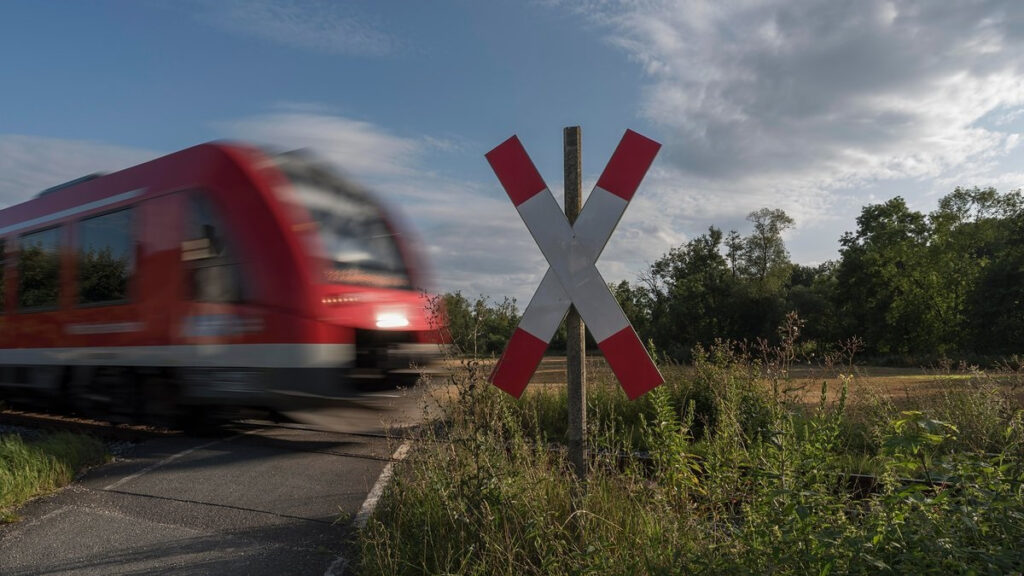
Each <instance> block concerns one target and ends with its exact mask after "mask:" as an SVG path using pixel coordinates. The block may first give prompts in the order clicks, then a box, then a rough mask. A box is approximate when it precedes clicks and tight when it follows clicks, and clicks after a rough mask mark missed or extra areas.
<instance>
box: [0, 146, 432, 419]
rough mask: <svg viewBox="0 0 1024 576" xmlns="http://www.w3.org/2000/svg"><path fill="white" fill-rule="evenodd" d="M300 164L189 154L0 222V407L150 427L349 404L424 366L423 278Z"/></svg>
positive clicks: (0, 215) (377, 229)
mask: <svg viewBox="0 0 1024 576" xmlns="http://www.w3.org/2000/svg"><path fill="white" fill-rule="evenodd" d="M407 238H408V236H407V235H406V234H405V233H404V231H403V230H402V229H401V228H400V227H399V226H398V224H397V222H396V221H395V220H394V219H393V218H392V217H390V216H389V215H388V214H387V213H386V211H385V210H384V209H383V207H382V206H381V204H379V203H378V202H377V201H376V200H375V199H374V198H373V197H372V196H371V195H370V194H368V193H367V192H366V191H364V190H363V189H361V188H359V187H358V186H355V185H353V184H352V183H350V182H348V181H346V180H345V179H343V178H341V177H339V176H338V175H336V174H333V173H332V172H331V171H330V170H329V169H327V168H326V167H325V166H324V165H322V164H319V163H317V162H316V161H314V160H313V159H312V158H310V157H309V156H308V155H306V154H303V153H287V154H281V155H271V154H268V153H265V152H263V151H261V150H258V149H255V148H250V147H247V146H242V145H233V144H224V143H211V144H202V145H199V146H195V147H193V148H189V149H186V150H182V151H180V152H176V153H174V154H170V155H168V156H164V157H162V158H158V159H156V160H153V161H150V162H147V163H145V164H141V165H139V166H135V167H132V168H128V169H126V170H122V171H120V172H116V173H112V174H107V175H91V176H86V177H84V178H79V179H77V180H73V181H71V182H68V183H66V184H62V185H60V186H56V187H54V188H50V189H48V190H45V191H43V192H42V193H40V194H39V195H38V196H36V197H35V198H33V199H31V200H29V201H27V202H24V203H22V204H18V205H16V206H12V207H9V208H6V209H4V210H0V258H2V261H0V400H3V399H4V398H5V397H6V398H7V399H8V400H12V399H14V400H17V399H21V398H26V397H35V398H39V397H42V398H45V399H48V400H47V401H49V402H56V403H60V404H62V405H64V406H66V407H70V408H72V409H74V410H76V411H79V412H85V413H105V414H121V415H123V414H129V415H134V416H140V415H141V416H143V417H149V416H156V417H162V416H167V415H169V414H175V413H176V414H181V413H183V412H184V413H191V414H195V413H202V412H203V411H204V409H206V408H209V407H226V406H229V407H260V408H269V409H272V410H289V409H297V408H302V407H307V406H315V405H318V404H320V403H321V402H323V401H325V400H331V399H339V398H342V399H348V400H351V401H353V402H356V403H358V402H359V401H360V400H361V399H367V398H372V397H373V394H374V392H375V391H379V390H386V389H388V388H390V387H393V386H395V385H396V384H410V383H412V382H414V381H415V378H416V374H417V370H416V368H415V366H417V365H419V366H423V365H427V364H429V363H430V362H431V361H432V360H434V359H436V357H437V356H438V355H439V350H440V347H439V332H438V326H437V322H436V318H435V316H434V315H432V312H431V311H430V309H429V306H428V298H427V297H426V296H425V294H424V293H423V292H421V289H422V284H423V280H424V279H423V273H424V272H423V267H422V265H421V260H420V258H418V257H417V255H416V254H415V250H414V246H413V245H412V243H411V242H410V241H409V240H408V239H407Z"/></svg>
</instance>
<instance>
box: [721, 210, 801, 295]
mask: <svg viewBox="0 0 1024 576" xmlns="http://www.w3.org/2000/svg"><path fill="white" fill-rule="evenodd" d="M747 220H748V221H750V222H752V223H753V224H754V230H753V232H751V234H750V236H747V237H746V238H744V239H743V242H742V249H741V251H740V254H739V256H740V268H741V270H742V271H743V273H744V275H745V276H746V277H748V278H750V279H751V280H753V281H754V287H755V289H756V290H758V291H760V292H761V293H763V294H769V293H776V292H779V291H780V290H781V289H782V287H783V285H784V284H785V283H786V282H787V281H788V280H789V273H790V271H791V266H790V262H789V252H788V251H787V250H786V243H785V242H784V241H783V240H782V234H783V232H785V231H786V230H788V229H790V228H792V227H793V225H794V224H795V222H794V221H793V219H792V218H790V217H789V216H788V215H787V214H786V213H785V212H784V211H782V210H780V209H778V208H775V209H772V208H761V209H760V210H756V211H754V212H751V213H750V214H749V215H747ZM730 240H731V241H734V237H733V236H731V235H730ZM730 248H731V246H730Z"/></svg>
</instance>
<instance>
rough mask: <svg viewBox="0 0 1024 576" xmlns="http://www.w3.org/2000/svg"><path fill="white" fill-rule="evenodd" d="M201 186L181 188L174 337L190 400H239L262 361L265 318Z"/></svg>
mask: <svg viewBox="0 0 1024 576" xmlns="http://www.w3.org/2000/svg"><path fill="white" fill-rule="evenodd" d="M214 200H215V199H214V198H212V197H211V195H210V194H209V193H207V192H205V191H203V190H195V191H190V192H188V193H186V194H184V197H183V203H184V215H183V216H184V218H183V221H182V224H183V230H182V242H181V264H182V270H183V277H184V287H183V294H184V302H183V306H184V314H183V315H182V316H181V324H180V327H179V340H180V342H181V343H182V344H183V348H184V349H186V350H188V351H189V355H188V364H190V366H189V368H188V369H187V370H186V381H187V382H188V383H189V390H188V392H187V396H189V397H190V398H191V399H192V400H200V401H201V400H203V399H204V398H205V399H208V400H209V401H211V402H213V401H221V400H225V401H231V402H233V403H242V404H244V403H245V402H246V400H247V398H246V396H247V395H250V396H251V395H252V393H253V392H254V391H253V390H252V389H251V388H252V386H253V383H254V382H257V381H258V380H259V378H258V375H257V374H256V372H257V371H258V370H259V369H260V367H261V366H262V365H263V364H265V361H266V358H265V353H266V350H265V347H261V346H258V345H257V344H259V343H261V342H262V340H263V334H264V332H265V329H264V328H265V326H264V324H265V319H264V318H263V314H262V310H261V308H260V307H259V306H258V305H257V303H256V289H257V286H256V285H255V284H254V282H253V280H252V278H251V276H250V275H249V274H248V273H247V268H248V266H247V265H246V263H245V260H244V258H243V254H242V252H241V246H240V245H239V242H238V241H237V236H236V235H235V234H233V233H232V228H231V226H229V221H228V219H227V214H226V211H225V210H223V209H222V208H221V206H219V205H218V204H217V203H216V202H215V201H214Z"/></svg>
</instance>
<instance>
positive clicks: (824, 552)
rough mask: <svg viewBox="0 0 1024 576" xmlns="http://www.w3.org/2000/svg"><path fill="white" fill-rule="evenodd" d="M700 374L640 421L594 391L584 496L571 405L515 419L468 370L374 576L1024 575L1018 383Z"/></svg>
mask: <svg viewBox="0 0 1024 576" xmlns="http://www.w3.org/2000/svg"><path fill="white" fill-rule="evenodd" d="M695 356H696V358H697V360H696V362H695V364H694V366H692V367H676V366H670V365H666V366H664V367H663V373H664V374H665V376H666V384H665V385H663V386H662V387H661V388H659V389H658V390H656V391H654V392H652V393H649V394H647V395H646V396H644V397H643V398H642V399H640V400H638V401H636V402H629V401H627V400H626V398H625V395H624V394H623V393H622V392H621V390H619V388H618V385H617V384H616V383H615V382H614V381H613V380H612V379H611V378H610V377H609V376H610V375H609V374H607V373H605V372H604V371H602V370H601V369H600V367H595V369H593V370H591V371H590V372H589V374H590V377H589V382H590V384H589V388H588V410H589V414H588V430H587V437H588V443H589V446H590V447H591V455H590V460H589V471H588V478H589V479H588V482H587V483H586V484H585V485H580V484H578V483H577V482H576V480H575V477H574V475H573V474H572V473H571V472H570V470H569V467H568V464H567V461H566V457H565V452H564V440H565V424H564V420H565V393H564V390H562V389H561V388H560V387H557V386H543V385H542V386H538V387H536V389H532V388H531V391H530V393H528V394H526V395H524V397H523V399H521V400H515V399H512V398H510V397H508V396H506V395H504V394H502V393H501V392H499V391H497V390H496V389H494V388H493V387H492V386H490V385H489V384H487V382H486V375H487V371H488V367H487V366H485V365H482V364H480V363H476V362H469V363H467V364H466V365H465V368H464V369H463V370H461V371H457V372H456V373H455V375H454V376H453V377H452V381H451V382H449V383H448V387H447V388H446V390H450V391H452V392H453V394H452V397H451V400H450V403H449V405H448V406H447V416H446V417H445V418H443V419H440V420H437V421H435V422H433V423H432V425H431V426H427V427H425V428H424V429H423V431H422V437H421V438H420V440H421V442H419V444H418V445H417V448H416V449H415V450H414V451H412V452H411V453H410V456H409V457H408V458H407V459H406V460H405V461H403V462H402V463H400V464H398V465H396V469H395V476H394V479H393V483H392V484H391V485H390V487H389V489H388V490H387V492H386V493H385V495H384V498H383V499H382V501H381V504H380V506H379V507H378V509H377V512H376V513H375V515H374V517H373V518H372V519H371V520H370V522H369V523H368V524H367V526H366V528H365V529H364V530H363V531H362V532H361V533H360V535H359V546H360V548H361V564H360V566H359V567H358V569H359V572H360V573H362V574H367V575H369V574H509V575H513V574H514V575H516V576H521V575H528V574H679V573H690V572H694V573H704V574H751V573H755V574H764V573H771V574H809V573H813V574H830V573H832V574H877V573H897V574H899V573H922V574H929V573H931V574H940V573H941V574H946V573H954V574H955V573H964V574H966V573H976V574H1005V573H1021V572H1022V571H1024V489H1022V485H1024V414H1022V412H1021V410H1020V401H1019V399H1018V397H1017V392H1018V388H1017V384H1016V382H1017V381H1018V376H1019V375H1020V371H1019V370H1017V369H1011V368H1007V369H1004V370H1001V371H994V372H982V371H978V370H975V369H971V368H969V367H963V368H962V369H955V370H954V369H948V370H944V369H939V370H936V371H933V372H931V373H928V374H925V375H924V376H923V377H921V378H918V379H916V380H909V381H908V380H907V378H909V377H911V376H912V375H910V374H907V373H905V372H901V373H899V374H895V373H894V374H891V375H889V374H887V375H886V376H894V377H896V378H898V380H896V381H895V383H896V386H895V387H894V389H893V393H891V394H882V393H880V392H879V390H880V388H879V385H878V383H877V382H873V381H872V379H871V378H869V377H867V376H866V375H865V374H864V373H863V372H862V371H860V370H858V369H856V367H855V366H854V365H853V364H852V363H851V362H848V361H846V362H832V364H831V365H823V366H821V367H820V368H819V369H820V370H821V372H820V373H814V374H811V373H808V372H807V369H805V368H800V367H797V366H794V365H793V364H792V363H791V362H789V361H788V360H787V359H789V358H791V357H792V356H791V354H789V353H788V351H787V349H786V348H785V346H783V347H782V348H778V349H772V350H762V351H758V352H757V353H751V352H747V351H744V350H737V349H735V348H733V347H731V346H729V345H727V344H720V345H718V346H716V347H714V348H712V349H710V350H706V351H698V353H697V354H696V355H695ZM550 376H551V375H550V374H548V373H545V374H542V377H550ZM917 386H920V387H923V388H925V390H924V391H923V392H922V393H920V394H918V393H909V394H904V393H901V392H900V390H899V389H900V388H903V389H905V390H913V388H914V387H917ZM856 473H867V474H871V475H873V476H874V478H875V480H874V482H873V483H872V485H871V486H872V489H871V490H870V491H868V492H864V491H863V490H855V489H851V485H852V482H853V480H854V479H853V478H852V477H851V476H850V475H851V474H856Z"/></svg>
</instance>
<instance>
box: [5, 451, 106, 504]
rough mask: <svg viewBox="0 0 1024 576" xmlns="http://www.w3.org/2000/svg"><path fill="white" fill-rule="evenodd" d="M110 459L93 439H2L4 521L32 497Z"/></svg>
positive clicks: (68, 481) (55, 487) (59, 486)
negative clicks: (84, 469)
mask: <svg viewBox="0 0 1024 576" xmlns="http://www.w3.org/2000/svg"><path fill="white" fill-rule="evenodd" d="M106 457H107V453H106V449H105V448H104V446H103V443H102V442H100V441H99V440H96V439H95V438H91V437H89V436H82V435H79V434H71V433H67V432H58V433H54V434H48V435H46V436H43V437H41V438H38V439H36V440H32V441H25V440H23V439H22V437H21V436H19V435H17V434H7V435H3V436H0V522H7V521H12V520H14V519H15V518H16V517H15V515H14V510H15V508H17V507H18V506H19V505H21V504H22V503H24V502H25V501H26V500H29V499H30V498H34V497H35V496H39V495H41V494H46V493H48V492H52V491H53V490H56V489H58V488H61V487H63V486H65V485H67V484H68V483H70V482H71V480H72V479H73V478H74V476H75V474H76V473H77V472H78V471H80V470H82V468H84V467H86V466H91V465H93V464H100V463H102V462H104V461H105V459H106Z"/></svg>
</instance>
